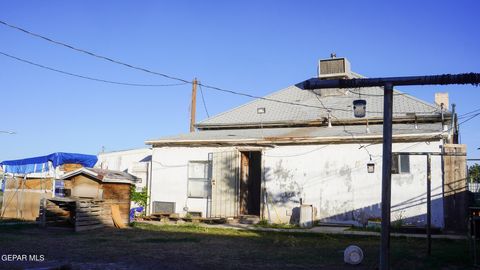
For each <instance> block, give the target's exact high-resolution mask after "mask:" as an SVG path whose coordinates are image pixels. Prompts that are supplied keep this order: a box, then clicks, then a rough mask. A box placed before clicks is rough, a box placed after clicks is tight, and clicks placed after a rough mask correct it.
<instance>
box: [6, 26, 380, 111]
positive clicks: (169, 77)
mask: <svg viewBox="0 0 480 270" xmlns="http://www.w3.org/2000/svg"><path fill="white" fill-rule="evenodd" d="M0 24H3V25H5V26H7V27H10V28H12V29H15V30H18V31H21V32H23V33H25V34H28V35H31V36H34V37H37V38H40V39H43V40H46V41H48V42H51V43H54V44H56V45H60V46H63V47H66V48H68V49H71V50H74V51H77V52H81V53H84V54H87V55H89V56H93V57H96V58H99V59H103V60H105V61H109V62H111V63H115V64H118V65H122V66H125V67H128V68H131V69H135V70H139V71H143V72H146V73H150V74H153V75H157V76H161V77H164V78H167V79H171V80H176V81H180V82H182V83H193V82H192V81H189V80H185V79H182V78H179V77H175V76H172V75H168V74H165V73H161V72H156V71H153V70H150V69H147V68H143V67H139V66H136V65H132V64H128V63H125V62H122V61H119V60H115V59H113V58H110V57H106V56H103V55H99V54H96V53H93V52H91V51H87V50H84V49H81V48H77V47H75V46H72V45H69V44H66V43H64V42H61V41H58V40H54V39H52V38H49V37H46V36H43V35H40V34H37V33H33V32H31V31H29V30H26V29H24V28H21V27H18V26H15V25H12V24H9V23H7V22H4V21H1V20H0ZM57 72H58V71H57ZM69 75H71V74H69ZM73 76H74V75H73ZM198 85H199V86H203V87H205V88H208V89H211V90H216V91H220V92H225V93H230V94H234V95H239V96H245V97H249V98H253V99H260V100H265V101H271V102H276V103H280V104H286V105H295V106H302V107H307V108H315V109H322V107H318V106H312V105H308V104H301V103H296V102H289V101H282V100H277V99H272V98H267V97H260V96H255V95H251V94H246V93H242V92H238V91H233V90H229V89H225V88H220V87H216V86H212V85H207V84H202V83H199V84H198ZM330 110H336V111H344V112H351V111H352V110H351V109H341V108H330ZM367 112H368V111H367ZM370 113H381V112H370Z"/></svg>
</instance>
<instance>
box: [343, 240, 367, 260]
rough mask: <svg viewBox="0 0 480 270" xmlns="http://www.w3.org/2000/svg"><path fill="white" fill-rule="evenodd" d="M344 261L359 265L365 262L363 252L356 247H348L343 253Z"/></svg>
mask: <svg viewBox="0 0 480 270" xmlns="http://www.w3.org/2000/svg"><path fill="white" fill-rule="evenodd" d="M343 260H344V261H345V263H348V264H353V265H355V264H359V263H361V262H362V260H363V251H362V249H361V248H359V247H358V246H355V245H351V246H348V247H347V248H346V249H345V251H344V252H343Z"/></svg>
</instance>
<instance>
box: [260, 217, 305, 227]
mask: <svg viewBox="0 0 480 270" xmlns="http://www.w3.org/2000/svg"><path fill="white" fill-rule="evenodd" d="M254 227H257V228H273V229H301V228H300V226H298V225H296V224H283V223H268V221H267V220H265V219H262V220H261V221H260V222H259V223H257V224H255V225H254Z"/></svg>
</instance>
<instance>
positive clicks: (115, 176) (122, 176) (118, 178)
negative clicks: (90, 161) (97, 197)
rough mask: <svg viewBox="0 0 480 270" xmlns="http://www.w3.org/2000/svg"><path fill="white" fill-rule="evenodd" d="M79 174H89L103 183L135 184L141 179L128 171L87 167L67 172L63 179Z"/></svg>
mask: <svg viewBox="0 0 480 270" xmlns="http://www.w3.org/2000/svg"><path fill="white" fill-rule="evenodd" d="M79 174H87V175H89V176H91V177H94V178H95V179H97V180H99V181H101V182H103V183H127V184H134V183H135V182H138V181H139V178H138V177H136V176H134V175H131V174H129V173H126V172H122V171H114V170H105V169H99V168H85V167H83V168H80V169H77V170H75V171H72V172H69V173H66V174H65V175H63V176H62V179H64V180H65V179H69V178H71V177H73V176H76V175H79Z"/></svg>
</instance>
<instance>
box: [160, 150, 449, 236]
mask: <svg viewBox="0 0 480 270" xmlns="http://www.w3.org/2000/svg"><path fill="white" fill-rule="evenodd" d="M440 145H441V142H431V143H429V144H426V143H423V142H422V143H395V144H394V145H393V151H398V152H406V151H416V152H419V151H425V152H426V151H430V152H439V151H440V148H439V146H440ZM233 149H235V148H232V147H218V148H215V147H213V148H212V147H161V148H154V149H153V152H152V158H153V177H152V197H151V200H152V201H167V202H175V203H176V212H177V213H179V214H185V213H186V211H184V207H188V211H196V212H202V214H203V215H204V216H205V214H206V212H207V201H206V199H192V198H187V164H188V161H189V160H208V154H209V153H212V152H218V151H232V150H233ZM367 149H368V151H369V152H370V154H371V155H372V160H373V162H374V163H375V173H372V174H369V173H367V162H369V160H370V157H369V154H368V153H367V151H366V150H365V149H363V148H362V149H359V145H358V144H332V145H303V146H300V145H295V146H277V147H275V148H265V149H264V150H263V156H262V159H263V160H262V162H263V175H264V187H265V188H266V191H267V196H266V198H262V201H263V200H266V201H267V204H266V206H267V207H266V208H265V218H268V219H269V220H270V221H271V222H275V223H277V222H278V223H280V222H282V223H284V222H289V221H291V219H292V213H293V214H295V211H296V207H298V206H299V205H300V199H302V200H303V203H304V204H312V205H313V207H314V208H315V209H316V213H315V218H316V219H319V220H322V221H330V222H332V221H333V222H348V223H356V224H361V223H365V222H366V220H367V219H368V218H370V217H380V201H381V172H382V166H381V153H382V145H381V144H380V145H371V146H368V147H367ZM410 172H411V173H409V174H405V175H393V176H392V207H393V208H392V221H395V220H397V219H402V220H405V221H408V222H409V223H413V224H423V223H424V222H425V219H424V215H425V214H426V157H423V156H411V157H410ZM441 192H442V172H441V159H440V157H438V156H433V157H432V225H433V226H437V227H443V201H442V194H441ZM294 216H295V215H294Z"/></svg>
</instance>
